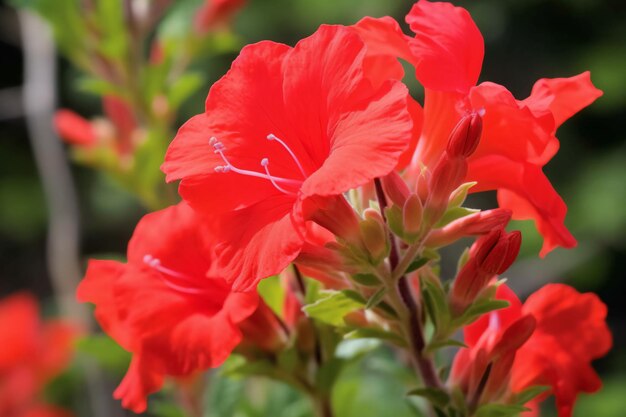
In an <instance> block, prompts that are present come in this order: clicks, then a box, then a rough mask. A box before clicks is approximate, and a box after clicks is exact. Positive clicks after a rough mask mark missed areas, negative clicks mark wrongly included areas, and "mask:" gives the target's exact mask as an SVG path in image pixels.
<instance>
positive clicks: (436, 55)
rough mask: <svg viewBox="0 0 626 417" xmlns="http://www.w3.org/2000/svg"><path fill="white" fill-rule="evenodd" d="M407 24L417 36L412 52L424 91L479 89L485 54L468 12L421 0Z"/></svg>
mask: <svg viewBox="0 0 626 417" xmlns="http://www.w3.org/2000/svg"><path fill="white" fill-rule="evenodd" d="M406 22H407V23H408V24H409V25H410V26H411V30H412V31H413V32H415V39H414V40H413V41H412V42H411V43H410V48H411V51H412V53H413V55H414V56H415V57H417V62H416V65H415V71H416V74H417V79H418V80H419V81H420V82H421V83H422V84H423V85H424V87H425V88H428V89H432V90H439V91H451V92H459V93H466V92H467V91H468V90H469V89H470V87H472V86H474V85H476V82H477V81H478V76H479V75H480V69H481V66H482V62H483V56H484V52H485V50H484V42H483V37H482V35H481V34H480V31H479V30H478V28H477V27H476V24H475V23H474V21H473V20H472V17H471V16H470V14H469V13H468V12H467V10H465V9H463V8H461V7H454V6H453V5H452V4H450V3H430V2H428V1H425V0H420V1H419V2H417V3H416V4H415V5H414V6H413V8H412V9H411V11H410V12H409V14H408V15H407V17H406Z"/></svg>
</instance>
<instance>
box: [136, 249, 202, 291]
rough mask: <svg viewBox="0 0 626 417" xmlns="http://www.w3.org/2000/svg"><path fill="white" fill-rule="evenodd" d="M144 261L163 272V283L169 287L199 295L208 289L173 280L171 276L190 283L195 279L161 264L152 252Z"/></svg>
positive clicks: (144, 257) (145, 256)
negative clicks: (180, 283)
mask: <svg viewBox="0 0 626 417" xmlns="http://www.w3.org/2000/svg"><path fill="white" fill-rule="evenodd" d="M143 262H144V263H145V264H146V265H148V266H149V267H150V268H152V269H154V270H156V271H158V272H160V273H161V275H160V277H161V279H162V281H163V283H164V284H165V285H167V286H168V287H169V288H171V289H173V290H175V291H178V292H181V293H184V294H191V295H198V294H203V293H205V292H206V291H205V290H204V289H202V288H190V287H185V286H182V285H179V284H177V283H175V282H173V281H172V280H171V279H170V278H169V277H172V278H176V279H178V280H182V281H187V282H189V283H192V282H193V281H194V279H193V278H192V277H190V276H188V275H185V274H182V273H180V272H178V271H174V270H173V269H169V268H166V267H164V266H163V265H162V264H161V260H160V259H158V258H155V257H154V256H152V255H150V254H146V255H144V256H143Z"/></svg>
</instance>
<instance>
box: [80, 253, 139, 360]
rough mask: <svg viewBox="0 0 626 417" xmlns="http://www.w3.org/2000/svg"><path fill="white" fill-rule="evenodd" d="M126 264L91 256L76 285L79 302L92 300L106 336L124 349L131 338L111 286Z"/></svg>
mask: <svg viewBox="0 0 626 417" xmlns="http://www.w3.org/2000/svg"><path fill="white" fill-rule="evenodd" d="M125 271H126V265H124V264H123V263H121V262H116V261H99V260H93V259H92V260H90V261H89V264H88V265H87V273H86V274H85V277H84V278H83V280H82V281H81V282H80V284H79V285H78V289H77V290H76V298H77V299H78V301H80V302H82V303H92V304H95V306H96V310H95V313H94V315H95V317H96V320H97V321H98V324H100V327H102V330H104V331H105V332H106V333H107V334H108V335H109V336H111V337H112V338H113V339H114V340H115V341H116V342H117V343H119V344H120V345H121V346H122V347H123V348H125V349H126V350H132V349H133V345H134V341H133V340H132V337H131V336H130V334H129V328H128V325H127V323H126V322H125V321H124V320H123V319H122V318H121V317H120V315H119V312H118V306H117V302H116V299H115V294H114V292H113V286H114V285H115V283H116V282H117V280H119V279H120V277H121V276H122V275H123V274H124V273H125Z"/></svg>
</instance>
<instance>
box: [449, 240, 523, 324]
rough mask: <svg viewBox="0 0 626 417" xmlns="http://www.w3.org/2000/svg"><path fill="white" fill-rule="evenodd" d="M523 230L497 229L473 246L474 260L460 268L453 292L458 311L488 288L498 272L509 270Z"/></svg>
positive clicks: (453, 301)
mask: <svg viewBox="0 0 626 417" xmlns="http://www.w3.org/2000/svg"><path fill="white" fill-rule="evenodd" d="M521 236H522V235H521V233H520V232H519V231H514V232H511V233H506V232H505V231H504V229H497V230H493V231H492V232H490V233H488V234H487V235H485V236H482V237H481V238H479V239H478V240H477V241H476V242H475V243H474V244H473V245H472V248H471V249H470V259H469V261H467V263H466V264H465V265H464V266H463V268H462V269H461V270H460V271H459V274H458V275H457V277H456V279H455V280H454V283H453V284H452V290H451V292H450V303H451V304H452V308H453V310H454V312H455V313H456V314H460V313H462V312H463V311H464V310H465V309H466V308H467V306H469V305H470V304H471V303H472V302H473V301H474V300H475V299H476V296H477V295H478V294H479V293H480V292H481V291H482V290H483V289H484V288H485V286H486V285H487V284H488V283H489V281H490V280H491V278H493V276H494V275H498V274H501V273H503V272H504V271H506V270H507V269H508V268H509V266H511V264H512V263H513V261H514V260H515V258H516V257H517V254H518V253H519V249H520V246H521V242H522V237H521Z"/></svg>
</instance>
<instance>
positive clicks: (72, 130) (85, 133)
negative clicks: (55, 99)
mask: <svg viewBox="0 0 626 417" xmlns="http://www.w3.org/2000/svg"><path fill="white" fill-rule="evenodd" d="M54 127H55V129H56V131H57V134H58V135H59V136H60V137H61V139H63V140H64V141H66V142H67V143H69V144H70V145H76V146H86V147H90V146H93V145H95V144H96V143H97V141H98V139H97V135H96V132H95V129H94V128H93V126H92V125H91V123H90V122H89V121H88V120H86V119H84V118H83V117H81V116H79V115H78V114H76V113H75V112H73V111H71V110H67V109H61V110H58V111H57V112H56V113H55V114H54Z"/></svg>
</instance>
